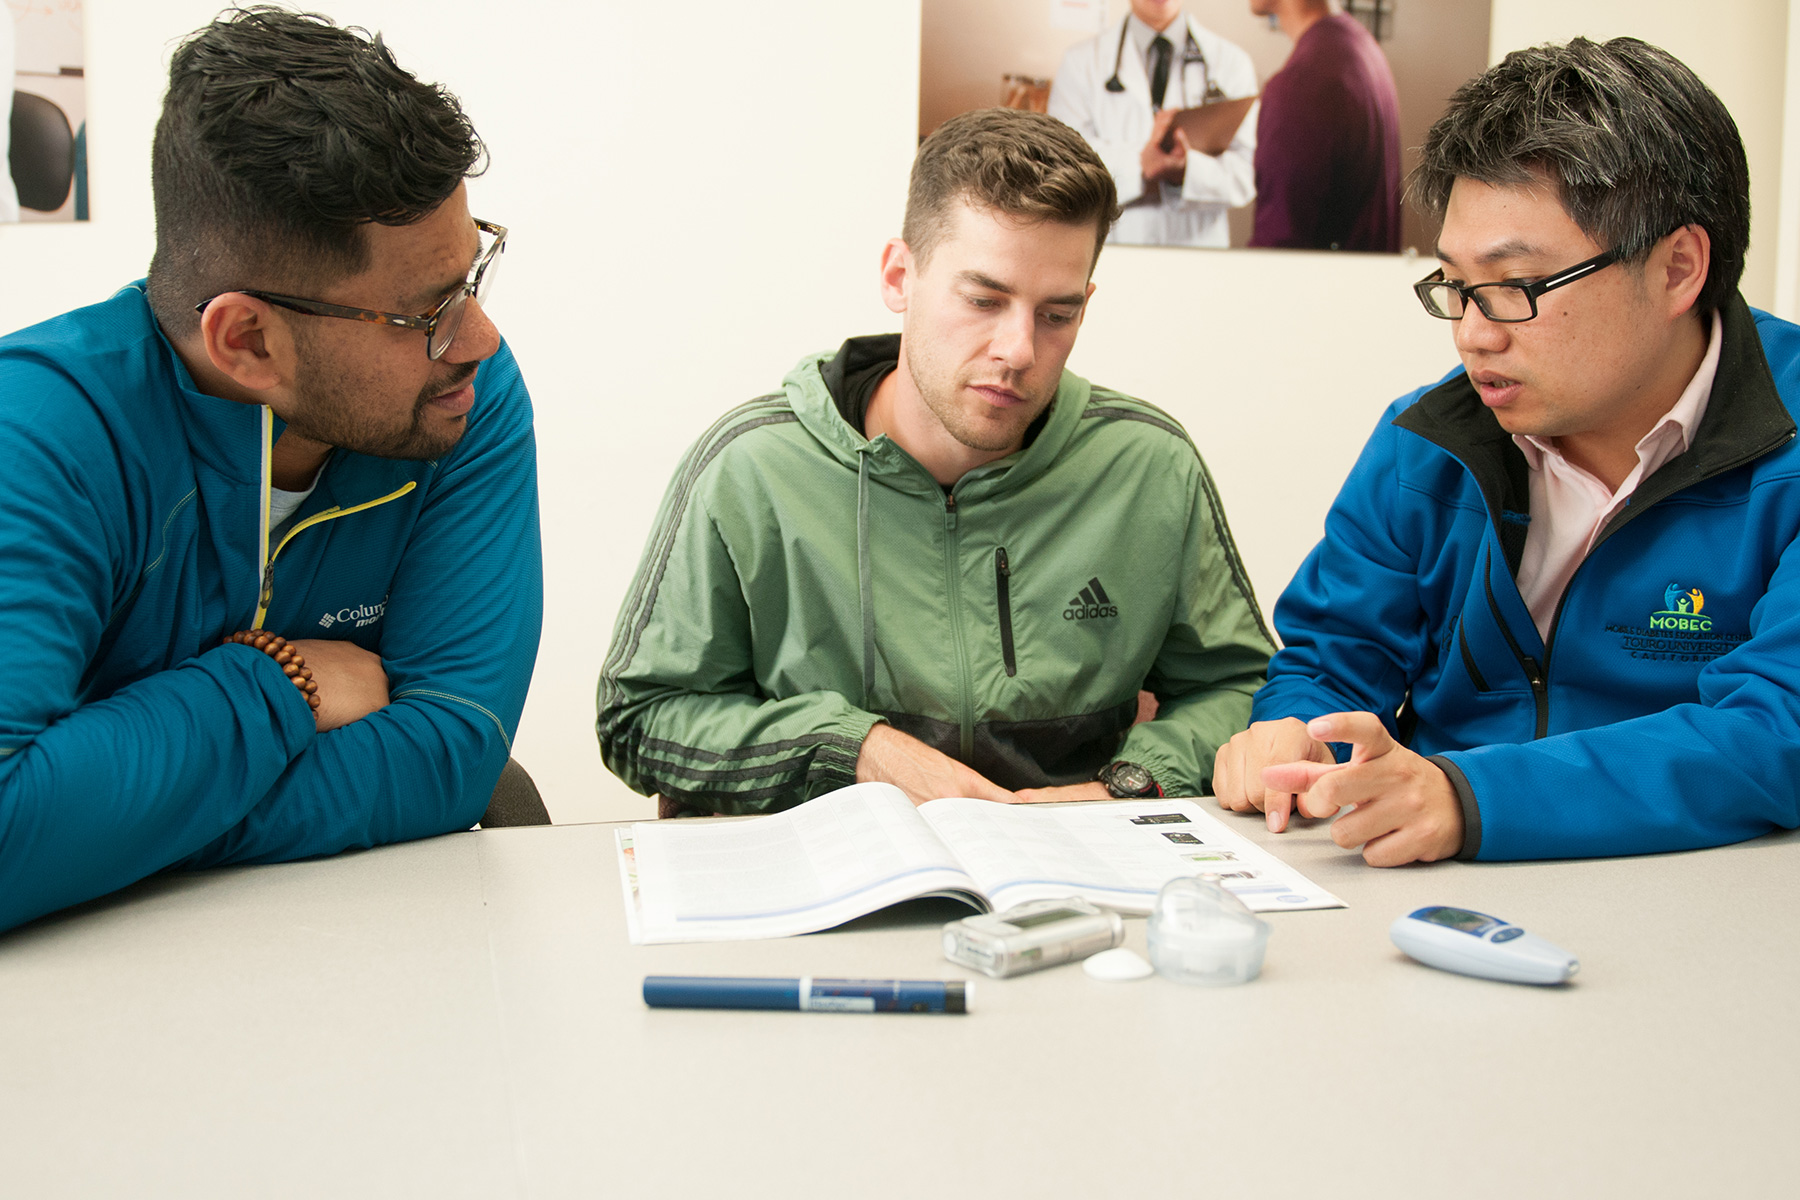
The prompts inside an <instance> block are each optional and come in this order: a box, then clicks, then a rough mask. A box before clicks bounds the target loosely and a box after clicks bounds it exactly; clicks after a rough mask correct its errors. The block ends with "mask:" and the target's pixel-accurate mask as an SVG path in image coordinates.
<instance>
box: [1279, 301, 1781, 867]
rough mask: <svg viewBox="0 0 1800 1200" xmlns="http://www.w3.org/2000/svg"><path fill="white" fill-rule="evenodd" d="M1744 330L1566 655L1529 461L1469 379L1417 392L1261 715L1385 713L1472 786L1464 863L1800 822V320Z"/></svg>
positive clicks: (1294, 586) (1383, 445)
mask: <svg viewBox="0 0 1800 1200" xmlns="http://www.w3.org/2000/svg"><path fill="white" fill-rule="evenodd" d="M1723 316H1724V344H1723V349H1722V353H1721V358H1720V363H1719V370H1718V375H1717V377H1716V379H1715V381H1714V384H1713V389H1712V396H1711V399H1710V401H1709V402H1708V405H1707V410H1706V416H1705V419H1704V420H1703V421H1702V422H1701V425H1700V428H1699V430H1698V431H1697V432H1696V435H1695V438H1694V441H1693V444H1692V445H1691V446H1690V447H1689V448H1688V449H1687V451H1686V452H1684V453H1683V454H1681V455H1680V456H1678V457H1677V458H1675V459H1673V460H1671V461H1670V462H1669V463H1667V464H1665V465H1664V466H1663V468H1662V469H1661V470H1659V471H1657V472H1656V473H1655V474H1654V475H1652V476H1651V477H1650V478H1649V479H1647V480H1645V481H1644V482H1643V484H1642V485H1640V486H1639V488H1638V490H1637V491H1636V493H1634V495H1633V496H1632V498H1631V500H1630V502H1629V503H1628V505H1627V506H1626V507H1625V509H1624V510H1623V511H1622V512H1620V513H1619V514H1618V515H1617V516H1616V517H1614V518H1613V520H1612V521H1611V522H1609V523H1608V525H1607V526H1606V528H1605V529H1604V530H1603V531H1602V534H1601V538H1600V541H1599V542H1598V544H1597V545H1596V546H1595V547H1594V550H1593V553H1592V554H1590V555H1589V556H1588V557H1587V559H1586V560H1585V561H1584V562H1583V563H1582V564H1581V566H1580V567H1579V568H1578V569H1577V570H1576V572H1575V575H1574V578H1573V579H1572V580H1571V581H1570V583H1569V587H1568V591H1567V592H1566V593H1565V594H1564V596H1563V599H1562V601H1561V604H1560V607H1559V608H1558V610H1557V613H1556V616H1555V619H1554V622H1553V624H1552V626H1551V630H1550V637H1549V639H1548V641H1547V642H1546V640H1545V639H1543V638H1541V637H1540V636H1539V634H1538V631H1537V628H1536V626H1535V625H1534V624H1533V622H1532V619H1531V614H1530V612H1529V611H1528V610H1527V608H1526V606H1525V601H1524V599H1523V598H1522V597H1521V596H1520V594H1519V589H1518V586H1517V584H1516V583H1515V582H1514V578H1515V576H1516V574H1517V572H1518V565H1519V558H1520V555H1521V554H1522V552H1523V550H1524V545H1525V532H1526V529H1527V526H1528V524H1529V522H1530V519H1531V518H1530V515H1529V510H1530V506H1529V500H1528V474H1527V469H1526V465H1525V459H1524V455H1523V453H1522V452H1521V451H1520V450H1519V449H1518V447H1517V446H1516V445H1515V444H1514V443H1513V441H1512V439H1511V437H1510V436H1509V435H1507V434H1506V432H1505V431H1504V430H1503V429H1501V428H1500V425H1499V422H1498V421H1497V420H1495V418H1494V416H1493V414H1492V413H1491V412H1489V411H1488V410H1487V409H1486V408H1484V407H1483V406H1482V404H1481V403H1480V401H1479V399H1478V398H1477V397H1476V396H1475V394H1474V389H1473V387H1472V385H1471V384H1470V382H1469V380H1468V377H1467V375H1466V374H1464V373H1463V372H1461V371H1457V372H1454V373H1452V374H1451V375H1450V376H1448V377H1447V378H1446V379H1445V380H1444V381H1443V382H1441V383H1440V384H1438V385H1436V386H1435V387H1432V388H1427V389H1420V391H1418V392H1414V393H1412V394H1411V395H1408V396H1404V397H1402V398H1401V399H1400V400H1398V401H1396V402H1395V404H1394V405H1393V406H1392V407H1391V408H1390V409H1389V410H1388V412H1387V414H1386V415H1384V416H1383V418H1382V421H1381V424H1380V425H1379V426H1378V427H1377V429H1376V431H1375V434H1374V436H1373V437H1371V438H1370V439H1369V442H1368V445H1367V446H1365V447H1364V449H1363V453H1362V457H1361V458H1360V459H1359V460H1358V461H1357V464H1356V467H1355V468H1354V470H1352V471H1351V473H1350V477H1349V479H1348V481H1347V482H1346V483H1345V484H1344V488H1343V491H1342V492H1340V493H1339V495H1338V498H1337V501H1336V503H1334V504H1333V505H1332V508H1331V511H1330V514H1329V515H1328V516H1327V517H1326V521H1325V539H1324V541H1322V542H1321V543H1320V544H1319V545H1318V547H1317V548H1316V549H1314V550H1313V552H1312V554H1311V555H1310V556H1309V557H1308V558H1307V560H1306V562H1305V563H1304V564H1303V565H1302V567H1301V569H1300V572H1299V574H1298V575H1297V576H1296V577H1295V578H1294V581H1293V583H1291V584H1290V585H1289V586H1288V589H1287V591H1286V592H1285V593H1283V595H1282V597H1281V600H1280V602H1279V603H1278V604H1277V605H1276V608H1275V624H1276V627H1277V629H1278V630H1279V631H1280V634H1281V637H1282V640H1283V642H1284V643H1285V648H1284V649H1283V650H1282V651H1281V652H1280V653H1279V654H1277V655H1276V656H1275V659H1274V661H1273V662H1272V663H1271V664H1270V668H1269V683H1268V686H1266V687H1265V688H1263V690H1262V691H1260V692H1258V693H1257V695H1256V703H1255V708H1254V712H1253V715H1252V719H1253V720H1257V721H1266V720H1272V719H1276V718H1281V717H1299V718H1301V719H1302V720H1306V719H1310V718H1312V717H1316V716H1319V715H1322V714H1324V713H1328V712H1336V711H1352V710H1356V711H1369V712H1375V713H1380V714H1383V716H1384V719H1386V720H1387V722H1388V725H1389V727H1390V729H1392V730H1394V731H1395V732H1396V733H1397V734H1398V735H1399V736H1400V737H1401V738H1402V740H1403V741H1405V742H1406V743H1407V744H1409V745H1410V746H1411V747H1412V748H1413V749H1415V750H1417V751H1418V752H1420V753H1421V754H1426V755H1429V756H1433V761H1435V762H1437V763H1438V765H1440V766H1442V767H1443V768H1444V770H1445V772H1446V774H1448V775H1449V777H1450V779H1451V782H1452V783H1454V784H1455V785H1456V788H1457V791H1458V793H1459V795H1460V797H1461V799H1462V804H1463V814H1464V818H1465V823H1466V826H1467V836H1466V838H1465V841H1464V845H1463V850H1462V857H1464V858H1481V859H1527V858H1561V857H1582V856H1595V855H1609V854H1642V853H1648V852H1652V851H1662V850H1682V849H1691V848H1694V847H1699V846H1715V845H1722V844H1724V843H1727V842H1736V841H1742V840H1744V839H1746V838H1751V837H1755V836H1757V835H1758V834H1761V833H1766V832H1768V831H1769V830H1771V829H1773V828H1776V827H1777V826H1780V827H1784V828H1790V829H1791V828H1794V827H1795V826H1796V825H1800V546H1797V544H1796V537H1797V536H1800V446H1797V445H1796V443H1795V442H1794V440H1793V439H1794V431H1795V423H1794V418H1793V416H1792V413H1791V411H1790V410H1791V409H1792V407H1793V405H1794V404H1795V403H1796V401H1797V400H1800V328H1796V327H1795V326H1793V325H1790V324H1788V323H1787V322H1784V321H1778V320H1776V319H1775V318H1774V317H1771V316H1769V315H1768V314H1766V313H1753V312H1752V311H1751V310H1750V309H1749V308H1748V307H1746V306H1745V304H1744V303H1743V301H1742V300H1741V299H1737V298H1734V299H1733V301H1732V302H1731V304H1729V305H1728V306H1727V307H1726V309H1725V310H1724V313H1723Z"/></svg>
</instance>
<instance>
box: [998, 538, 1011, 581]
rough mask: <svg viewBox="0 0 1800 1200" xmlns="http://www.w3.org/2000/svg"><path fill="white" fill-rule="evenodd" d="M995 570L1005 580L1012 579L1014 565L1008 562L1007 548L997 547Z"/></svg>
mask: <svg viewBox="0 0 1800 1200" xmlns="http://www.w3.org/2000/svg"><path fill="white" fill-rule="evenodd" d="M994 569H995V570H996V571H999V572H1000V574H1001V576H1002V577H1003V578H1007V579H1011V578H1012V564H1011V563H1009V562H1008V561H1007V560H1006V547H1005V546H1000V547H997V548H996V549H995V550H994Z"/></svg>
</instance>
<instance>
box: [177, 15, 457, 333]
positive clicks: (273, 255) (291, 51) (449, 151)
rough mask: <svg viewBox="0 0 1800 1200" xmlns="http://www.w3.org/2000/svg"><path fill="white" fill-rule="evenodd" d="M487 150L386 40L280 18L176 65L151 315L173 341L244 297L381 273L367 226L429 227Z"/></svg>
mask: <svg viewBox="0 0 1800 1200" xmlns="http://www.w3.org/2000/svg"><path fill="white" fill-rule="evenodd" d="M485 155H486V151H485V149H484V147H483V146H482V144H481V139H480V138H479V137H477V136H476V134H475V130H474V128H473V127H472V126H471V125H470V124H469V120H468V118H467V117H466V116H465V115H464V114H463V111H462V106H461V104H460V103H459V102H458V101H457V99H456V97H455V96H453V95H451V94H450V93H449V92H448V91H446V90H445V89H444V88H442V87H440V86H437V85H433V84H426V83H421V82H419V80H418V79H417V78H416V77H414V76H413V75H412V74H410V73H409V72H407V71H405V70H403V69H402V68H401V67H400V65H399V64H398V63H397V62H395V61H394V56H393V54H392V52H390V51H389V50H388V48H387V46H385V45H384V44H383V43H382V40H381V35H380V34H370V33H369V32H368V31H367V30H365V29H360V28H355V27H352V28H346V29H340V28H338V27H337V26H335V25H333V24H332V23H331V21H330V20H329V19H328V18H326V17H323V16H319V15H317V14H311V13H297V12H290V11H288V10H287V9H282V8H276V7H273V6H268V5H257V6H254V7H250V8H236V9H229V10H227V11H225V12H223V13H221V14H220V15H219V16H218V17H217V18H215V19H214V20H213V22H212V23H211V24H210V25H207V26H206V27H205V28H203V29H200V30H198V31H197V32H195V33H194V34H193V35H192V36H190V37H189V38H188V39H187V40H186V41H184V42H183V43H182V44H181V45H180V46H179V47H178V48H177V49H176V51H175V56H174V59H173V61H172V62H171V63H170V64H169V90H168V94H167V95H166V96H165V97H164V99H163V111H162V117H161V119H160V120H158V121H157V124H156V140H155V143H154V148H153V151H152V158H151V171H150V181H151V190H152V192H153V194H154V197H155V201H156V255H155V257H154V258H153V259H152V260H151V263H150V288H149V294H150V304H151V307H152V308H153V309H154V310H155V312H156V315H157V319H158V320H159V321H160V322H161V323H162V326H163V329H164V331H165V332H166V333H168V334H169V336H171V337H178V336H184V335H185V334H187V333H188V332H190V331H191V330H193V329H194V328H195V326H196V324H197V322H198V320H199V318H198V317H197V315H196V314H195V313H194V311H193V310H194V306H195V305H196V304H199V303H200V302H202V301H204V300H206V299H208V298H209V297H211V296H214V295H217V294H218V293H220V292H225V291H232V290H236V289H239V288H251V287H255V288H263V289H266V290H270V291H296V290H304V289H305V288H307V287H317V286H318V285H320V284H321V283H324V282H329V281H331V280H334V279H340V278H342V277H344V276H346V275H353V274H355V273H356V272H357V271H360V270H362V269H364V268H365V267H366V266H367V263H368V257H367V256H368V249H367V246H366V244H365V242H364V239H363V234H362V227H363V226H364V225H365V224H368V223H369V222H375V223H378V224H382V225H408V224H411V223H413V222H415V221H418V220H421V219H422V218H424V217H426V216H428V215H430V214H431V213H432V212H433V211H434V210H435V209H436V208H437V207H438V205H440V204H442V203H443V202H444V200H445V199H447V198H448V197H449V196H450V194H451V193H452V192H454V191H455V190H456V188H457V185H458V184H460V183H461V182H462V180H463V179H464V178H465V177H467V176H470V175H475V174H479V173H480V169H481V168H480V167H479V166H478V164H480V163H482V162H483V160H484V158H485Z"/></svg>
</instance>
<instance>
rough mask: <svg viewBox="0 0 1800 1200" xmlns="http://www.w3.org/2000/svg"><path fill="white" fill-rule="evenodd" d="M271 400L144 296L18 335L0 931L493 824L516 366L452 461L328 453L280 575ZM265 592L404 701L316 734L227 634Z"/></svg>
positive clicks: (4, 625) (526, 528)
mask: <svg viewBox="0 0 1800 1200" xmlns="http://www.w3.org/2000/svg"><path fill="white" fill-rule="evenodd" d="M421 352H422V351H421ZM266 412H267V410H265V409H263V408H260V407H257V406H251V405H245V404H238V403H233V402H231V401H227V400H221V399H217V398H215V397H212V396H208V395H205V394H203V393H201V392H199V391H198V390H197V389H196V388H195V386H194V382H193V379H192V378H191V377H190V376H189V374H188V373H187V370H186V369H185V367H184V366H183V365H182V363H181V361H180V360H179V358H177V357H176V355H175V353H174V350H173V349H172V347H171V346H170V345H169V343H168V342H167V340H166V339H164V337H163V336H162V333H161V331H160V330H159V329H158V327H157V324H156V322H155V320H154V319H153V317H152V316H151V312H150V308H149V305H148V303H147V302H146V300H145V297H144V293H143V289H142V286H141V285H139V284H134V285H132V286H130V287H127V288H124V289H123V290H121V291H120V292H119V293H118V294H117V295H115V296H114V297H113V298H112V299H111V300H108V301H107V302H105V303H103V304H98V305H94V306H92V307H90V308H84V309H80V310H77V311H75V312H72V313H68V314H65V315H63V316H61V317H57V318H55V319H54V320H51V321H48V322H45V323H44V324H42V325H38V326H34V327H32V328H30V329H25V330H22V331H20V332H18V333H14V334H11V335H9V336H7V337H5V338H0V461H4V462H5V464H6V469H5V471H4V472H0V555H3V556H4V569H3V570H0V679H3V680H5V684H4V686H3V687H0V928H6V927H10V926H14V925H17V924H19V923H21V922H23V921H27V920H30V919H31V918H33V917H36V916H39V915H41V914H43V913H47V912H50V911H52V910H55V909H58V908H61V907H64V906H66V905H70V904H75V903H78V902H80V901H83V900H88V899H91V898H93V897H96V896H100V895H103V894H105V893H107V892H110V891H113V890H115V889H117V888H120V887H123V886H124V885H126V884H128V883H131V882H133V881H134V880H138V879H142V878H144V877H145V876H147V875H150V874H152V873H154V872H157V871H161V870H164V869H166V868H169V867H173V866H177V865H181V866H190V867H196V866H210V865H214V864H219V863H246V862H273V861H278V860H283V859H295V858H304V857H308V856H312V855H320V854H330V853H333V852H335V851H339V850H343V849H346V848H348V847H352V846H372V845H375V844H378V843H382V842H394V841H401V840H404V839H408V838H416V837H422V836H425V835H427V834H434V833H443V832H446V831H448V830H452V829H461V828H467V827H468V826H469V825H471V824H472V823H474V822H475V821H476V820H478V819H479V818H480V816H481V813H482V811H483V809H484V806H485V805H486V803H487V800H488V798H489V796H490V795H491V793H492V790H493V787H494V782H495V780H496V779H497V778H498V776H499V773H500V769H501V767H502V766H504V765H505V763H506V760H507V757H508V754H509V753H510V742H511V738H512V736H513V733H514V730H515V728H516V726H517V724H518V720H519V713H520V710H521V708H522V707H523V704H524V700H525V689H526V685H527V683H528V682H529V680H530V676H531V668H532V664H533V662H534V660H535V655H536V648H537V640H538V628H539V622H540V614H541V608H542V571H541V563H540V558H539V549H538V519H537V485H536V468H535V465H534V464H535V448H534V445H533V440H532V431H531V408H530V401H529V398H528V397H527V395H526V392H525V386H524V383H523V382H522V381H521V379H520V377H519V372H518V368H517V367H516V366H515V365H514V363H513V360H512V357H511V354H510V353H509V352H508V351H507V350H506V349H505V348H504V347H502V348H501V350H500V352H499V353H498V354H496V355H495V356H494V357H493V358H492V359H490V360H488V361H487V362H486V363H483V364H482V366H481V369H480V370H479V372H478V373H477V375H476V382H475V404H474V408H473V409H472V410H471V412H470V414H469V419H468V427H467V431H466V433H465V434H464V436H463V438H462V440H461V441H460V442H459V443H458V444H457V446H456V447H455V448H454V449H453V450H451V451H450V452H449V453H448V454H446V455H444V456H443V458H441V459H439V460H438V461H435V462H404V461H392V460H385V459H378V458H369V457H366V456H363V455H359V454H351V453H347V452H344V451H338V452H336V453H334V454H333V455H332V457H331V459H330V460H329V461H328V462H327V464H326V466H325V467H324V469H323V470H322V471H321V472H320V475H319V479H318V484H317V487H316V489H315V490H314V492H313V493H312V495H311V496H310V497H309V498H308V499H307V501H306V503H305V504H304V505H303V506H302V507H301V508H300V510H299V511H298V512H297V513H296V514H295V517H294V521H293V525H292V527H291V530H290V533H291V536H290V537H289V538H288V540H287V541H286V543H285V545H282V546H281V547H280V549H279V552H276V547H275V546H274V545H271V546H270V551H271V555H272V558H271V561H270V563H269V566H268V569H267V570H266V571H265V566H264V564H263V562H261V561H260V559H261V558H262V546H261V541H262V538H261V530H262V512H263V506H262V495H263V488H262V479H263V473H262V472H263V461H264V457H265V456H266V455H267V454H268V452H269V445H270V440H271V439H272V438H273V437H276V436H279V434H280V432H281V429H282V424H281V422H280V421H279V420H273V421H267V418H266V417H265V414H266ZM266 421H267V423H265V422H266ZM265 576H266V578H267V581H268V585H269V590H267V591H266V592H265V589H264V580H265ZM259 599H261V600H263V601H264V602H265V603H266V607H267V611H266V615H265V616H264V619H263V621H262V625H263V627H264V628H267V629H271V630H273V631H274V632H276V633H279V634H282V635H284V636H286V637H289V638H341V639H346V640H349V641H352V642H355V643H356V644H357V645H359V646H362V647H363V648H365V649H367V650H371V651H373V652H375V653H377V654H379V655H380V656H381V660H382V665H383V667H384V668H385V670H386V671H387V674H388V679H389V693H390V696H391V700H392V702H391V703H390V704H389V705H388V706H387V707H386V708H383V709H381V710H379V711H377V712H375V713H372V714H370V715H369V716H368V717H366V718H364V719H362V720H360V721H355V722H352V723H350V724H348V725H345V726H343V727H341V728H339V729H335V730H332V731H330V732H329V733H324V734H319V733H315V732H314V728H313V721H312V715H311V711H310V710H309V709H308V708H307V706H306V703H305V702H304V700H303V699H302V698H301V697H300V694H299V693H298V691H296V689H295V688H294V687H293V685H292V684H290V683H289V682H288V680H287V678H286V676H284V675H283V674H282V672H281V669H280V667H278V666H277V665H276V664H275V663H274V661H273V660H271V659H269V658H268V657H267V656H266V655H263V654H261V653H259V652H257V651H255V650H251V649H248V648H246V647H243V646H235V645H234V646H220V645H219V642H220V639H221V638H223V637H224V636H225V635H227V634H229V633H231V632H232V631H234V630H238V629H244V628H248V627H250V626H251V625H252V624H253V623H254V622H255V621H256V620H257V618H258V615H259V608H260V607H261V605H259Z"/></svg>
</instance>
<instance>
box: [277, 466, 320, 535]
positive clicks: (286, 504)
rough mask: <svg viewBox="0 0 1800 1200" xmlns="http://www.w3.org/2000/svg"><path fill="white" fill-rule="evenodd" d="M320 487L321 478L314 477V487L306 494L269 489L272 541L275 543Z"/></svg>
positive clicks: (308, 489) (309, 488)
mask: <svg viewBox="0 0 1800 1200" xmlns="http://www.w3.org/2000/svg"><path fill="white" fill-rule="evenodd" d="M318 486H319V477H318V476H317V475H314V476H313V481H312V485H311V486H310V487H308V488H307V489H306V490H305V491H304V492H284V491H282V490H281V489H280V488H278V487H271V488H270V489H269V540H270V541H274V540H275V538H276V537H277V536H278V535H279V534H280V533H281V532H282V531H283V527H284V526H285V525H286V524H287V523H288V521H289V519H291V518H292V517H293V515H294V514H295V513H297V512H299V511H300V506H301V505H302V504H305V503H306V498H307V497H308V496H310V495H312V494H313V492H314V490H315V489H317V488H318Z"/></svg>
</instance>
